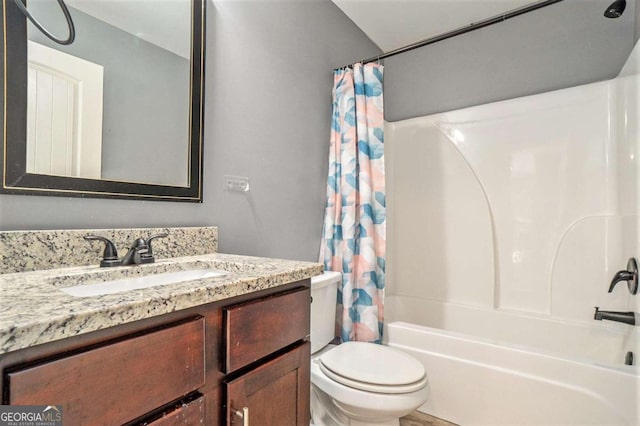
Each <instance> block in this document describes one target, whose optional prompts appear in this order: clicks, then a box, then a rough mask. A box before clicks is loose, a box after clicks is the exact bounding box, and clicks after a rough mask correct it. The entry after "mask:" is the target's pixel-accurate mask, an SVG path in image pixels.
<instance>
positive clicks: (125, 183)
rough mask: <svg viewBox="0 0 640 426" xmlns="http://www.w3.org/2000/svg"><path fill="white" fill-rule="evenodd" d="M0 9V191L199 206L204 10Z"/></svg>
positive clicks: (173, 6)
mask: <svg viewBox="0 0 640 426" xmlns="http://www.w3.org/2000/svg"><path fill="white" fill-rule="evenodd" d="M1 1H2V25H3V43H2V50H3V62H4V67H3V70H2V71H0V72H2V74H3V82H4V84H3V86H2V89H1V90H2V93H3V108H4V114H3V117H2V119H0V120H2V127H3V146H4V149H3V162H2V174H3V176H2V177H3V179H2V189H1V190H2V192H4V193H13V194H35V195H62V196H79V197H118V198H129V199H155V200H173V201H191V202H201V201H202V179H201V176H202V134H203V122H202V120H203V115H202V114H203V89H204V45H205V43H204V37H205V23H204V18H205V10H204V9H205V2H204V1H203V0H163V1H161V2H156V1H149V0H121V1H117V2H115V1H108V0H67V2H66V3H67V5H68V6H69V10H70V12H71V15H72V17H73V20H74V23H75V27H76V39H75V41H74V43H73V44H71V45H69V46H60V45H57V44H55V43H53V42H51V41H50V40H49V39H48V38H46V37H45V36H44V35H43V34H41V33H40V32H39V31H38V30H37V29H36V28H35V27H33V26H32V25H31V23H27V22H28V21H27V20H26V18H25V17H24V15H22V13H21V12H20V11H19V10H18V8H17V6H16V5H15V3H14V0H1ZM28 8H29V10H30V11H31V12H32V14H33V15H34V16H35V17H36V18H37V19H38V20H39V21H40V22H42V23H43V24H44V26H45V27H47V28H49V29H50V31H51V32H52V33H54V34H56V35H59V36H60V37H64V36H65V34H66V31H67V29H66V24H65V22H64V18H63V14H62V12H61V10H60V9H59V6H58V4H57V2H56V1H55V0H31V1H29V2H28Z"/></svg>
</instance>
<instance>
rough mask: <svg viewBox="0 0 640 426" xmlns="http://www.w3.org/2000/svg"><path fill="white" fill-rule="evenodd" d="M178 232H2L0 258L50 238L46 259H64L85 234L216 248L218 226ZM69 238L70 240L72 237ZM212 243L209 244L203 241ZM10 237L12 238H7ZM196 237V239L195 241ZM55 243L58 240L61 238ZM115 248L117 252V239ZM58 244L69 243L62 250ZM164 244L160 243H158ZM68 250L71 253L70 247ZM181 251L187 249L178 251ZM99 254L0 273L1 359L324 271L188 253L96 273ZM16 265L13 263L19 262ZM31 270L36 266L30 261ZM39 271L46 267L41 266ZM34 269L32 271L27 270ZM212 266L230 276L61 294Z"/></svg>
mask: <svg viewBox="0 0 640 426" xmlns="http://www.w3.org/2000/svg"><path fill="white" fill-rule="evenodd" d="M179 229H184V231H182V233H180V231H178V232H176V229H175V228H172V229H168V230H164V229H135V230H118V231H116V232H113V233H110V232H107V231H105V230H95V231H87V230H83V231H46V232H40V231H36V232H34V234H38V235H37V236H29V235H27V234H28V233H26V232H25V233H22V232H19V233H13V232H12V233H0V241H2V242H3V243H2V244H3V245H2V246H1V248H0V250H2V251H1V252H0V253H2V256H3V262H4V259H8V258H9V257H8V256H7V249H8V247H11V245H10V244H11V243H10V244H8V243H7V241H9V240H12V239H13V240H14V241H13V243H12V244H14V246H13V247H15V244H16V241H17V240H20V239H22V241H31V242H34V245H36V246H38V247H45V246H46V241H50V240H48V239H47V237H46V235H49V236H51V237H52V239H53V240H54V241H53V242H52V243H51V247H52V248H51V249H49V250H50V251H51V252H53V255H52V256H51V257H50V258H54V259H60V258H62V257H64V256H62V255H61V254H60V253H56V251H57V250H58V249H60V250H61V251H62V252H66V253H69V254H73V255H75V254H76V251H79V249H78V245H76V240H79V241H80V242H81V243H82V244H84V245H86V246H88V245H89V244H88V243H86V242H85V241H84V240H82V236H84V235H86V233H88V232H95V233H97V234H100V235H105V236H107V237H112V236H113V235H114V234H116V233H117V234H118V235H119V236H121V237H122V238H124V239H125V240H131V241H133V238H135V237H136V236H138V235H151V234H152V233H155V232H159V231H165V232H166V231H168V232H169V233H170V236H173V237H174V239H173V242H172V241H169V244H168V246H170V247H173V248H172V249H170V250H169V252H170V253H172V254H173V253H176V252H180V250H182V251H183V252H184V251H187V250H196V251H197V250H202V249H204V247H206V246H207V244H209V247H211V248H214V249H215V246H216V243H217V231H216V229H215V228H179ZM67 232H69V233H71V234H73V235H72V236H70V235H69V234H67ZM207 233H208V235H209V237H210V238H211V239H210V240H209V241H208V242H204V241H203V240H207V239H208V238H207V237H205V235H207ZM7 234H13V235H10V236H8V235H7ZM182 235H186V236H192V238H191V239H187V240H186V244H185V243H184V242H183V241H180V240H179V236H182ZM196 236H197V238H196ZM58 237H60V238H58ZM116 240H117V241H118V242H117V243H116V244H118V247H119V248H120V247H122V243H120V242H119V241H120V240H119V239H117V238H116ZM194 240H198V241H200V242H201V243H200V245H199V246H198V245H192V244H191V242H192V241H194ZM61 241H70V242H71V243H70V245H69V246H65V245H64V243H62V242H61ZM158 243H161V241H158ZM155 244H156V243H155V242H154V252H155V253H157V254H158V256H160V257H166V256H167V251H165V247H166V245H161V244H158V245H157V246H155ZM71 246H73V248H71ZM181 247H188V248H187V249H182V248H181ZM101 253H102V251H101V250H99V249H98V247H97V246H96V247H95V252H93V257H92V258H91V260H90V262H89V263H90V264H91V265H92V266H72V267H65V268H58V269H43V270H34V271H28V272H14V273H5V274H0V300H2V301H3V303H2V305H1V307H0V354H3V353H7V352H11V351H15V350H18V349H23V348H27V347H31V346H35V345H39V344H43V343H47V342H52V341H55V340H60V339H64V338H68V337H72V336H76V335H80V334H85V333H89V332H92V331H96V330H101V329H104V328H108V327H113V326H117V325H121V324H125V323H129V322H132V321H137V320H142V319H146V318H150V317H154V316H158V315H162V314H166V313H170V312H175V311H178V310H183V309H188V308H191V307H195V306H199V305H203V304H207V303H211V302H215V301H219V300H223V299H227V298H231V297H234V296H239V295H244V294H249V293H252V292H256V291H260V290H266V289H270V288H274V287H277V286H280V285H283V284H288V283H292V282H296V281H300V280H304V279H307V278H310V277H311V276H314V275H318V274H320V273H322V269H323V268H322V265H320V264H316V263H311V262H301V261H291V260H282V259H270V258H258V257H247V256H239V255H228V254H220V253H209V254H190V255H188V256H182V257H176V258H171V259H162V260H159V261H157V262H156V263H154V264H148V265H136V266H128V267H116V268H100V267H98V266H97V263H98V261H99V257H100V255H101ZM49 254H50V252H49V251H47V252H44V253H43V252H42V251H40V252H39V254H38V255H37V256H33V257H32V259H34V260H37V259H39V258H41V257H46V256H49ZM83 256H84V254H81V256H79V257H77V258H75V259H67V261H69V262H78V259H79V258H82V257H83ZM11 259H14V263H13V267H14V268H15V267H16V265H17V263H16V262H17V261H18V259H17V257H15V256H14V257H11ZM34 264H35V262H34ZM41 264H43V265H45V267H46V264H45V263H44V262H43V263H41ZM31 267H33V265H31ZM201 268H212V269H220V270H224V271H227V272H228V274H226V275H224V276H221V277H212V278H206V279H199V280H193V281H188V282H182V283H176V284H168V285H164V286H159V287H151V288H147V289H141V290H132V291H128V292H122V293H116V294H110V295H102V296H96V297H88V298H78V297H73V296H69V295H67V294H66V293H64V292H62V291H61V290H60V288H62V287H68V286H72V285H79V284H87V283H93V282H100V281H110V280H114V279H119V278H125V277H130V276H136V275H141V274H145V275H146V274H157V273H162V272H174V271H180V270H185V269H201Z"/></svg>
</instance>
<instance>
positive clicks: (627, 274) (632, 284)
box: [609, 257, 638, 294]
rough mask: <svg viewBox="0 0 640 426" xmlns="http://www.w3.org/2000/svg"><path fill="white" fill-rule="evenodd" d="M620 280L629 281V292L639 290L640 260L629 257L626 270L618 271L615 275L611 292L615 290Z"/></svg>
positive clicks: (610, 287)
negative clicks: (639, 267)
mask: <svg viewBox="0 0 640 426" xmlns="http://www.w3.org/2000/svg"><path fill="white" fill-rule="evenodd" d="M620 281H626V282H627V287H628V288H629V293H631V294H636V293H637V292H638V261H637V260H636V259H635V258H634V257H632V258H629V261H628V262H627V269H626V270H624V271H618V272H616V274H615V275H614V276H613V279H612V280H611V285H609V293H611V292H612V291H613V289H614V288H615V286H616V285H617V284H618V283H619V282H620Z"/></svg>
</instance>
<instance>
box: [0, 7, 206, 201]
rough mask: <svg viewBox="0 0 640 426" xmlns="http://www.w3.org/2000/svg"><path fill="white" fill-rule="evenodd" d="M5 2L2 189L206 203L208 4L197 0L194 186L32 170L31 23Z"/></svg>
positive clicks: (192, 144) (192, 113)
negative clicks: (28, 156)
mask: <svg viewBox="0 0 640 426" xmlns="http://www.w3.org/2000/svg"><path fill="white" fill-rule="evenodd" d="M1 1H2V31H3V34H2V37H3V38H2V45H1V46H0V48H1V50H0V53H1V54H2V58H3V68H2V70H0V74H2V81H3V85H2V87H1V88H0V94H1V95H2V99H3V115H2V116H1V117H0V124H2V131H3V135H2V139H3V161H2V164H1V167H2V188H0V192H1V193H7V194H31V195H56V196H65V197H92V198H126V199H142V200H164V201H186V202H202V142H203V131H204V122H203V117H204V61H205V12H206V11H205V7H206V6H205V4H206V0H192V2H193V13H192V23H191V29H192V37H191V38H192V43H191V55H192V58H191V99H190V103H191V105H190V112H189V126H190V134H189V138H190V140H189V149H190V153H189V186H188V187H180V186H167V185H153V184H143V183H131V182H120V181H113V180H98V179H84V178H76V177H62V176H49V175H41V174H33V173H27V172H26V153H27V24H26V18H25V17H24V15H23V14H22V13H21V12H20V10H19V9H18V7H17V6H16V5H15V3H14V2H13V0H1Z"/></svg>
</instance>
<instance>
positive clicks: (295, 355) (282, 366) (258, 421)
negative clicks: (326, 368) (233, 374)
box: [226, 342, 311, 426]
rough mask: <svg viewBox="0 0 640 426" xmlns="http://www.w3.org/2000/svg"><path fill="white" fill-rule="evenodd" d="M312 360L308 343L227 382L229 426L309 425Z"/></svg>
mask: <svg viewBox="0 0 640 426" xmlns="http://www.w3.org/2000/svg"><path fill="white" fill-rule="evenodd" d="M310 357H311V344H310V343H308V342H307V343H304V344H302V345H300V346H298V347H296V348H294V349H292V350H291V351H289V352H287V353H285V354H283V355H280V356H279V357H277V358H275V359H272V360H271V361H268V362H266V363H264V364H262V365H261V366H259V367H257V368H256V369H254V370H251V371H249V372H248V373H246V374H244V375H242V376H240V377H238V378H237V379H234V380H231V381H229V382H227V383H226V386H227V425H232V424H233V425H245V424H249V425H261V426H270V425H273V426H280V425H287V426H289V425H308V424H309V386H310V384H309V378H310V377H309V374H310ZM243 409H244V412H245V413H248V417H249V419H248V420H249V421H248V422H245V421H244V420H245V419H244V418H242V417H241V416H240V415H238V413H243Z"/></svg>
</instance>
